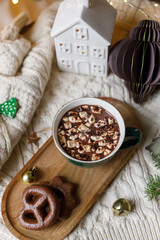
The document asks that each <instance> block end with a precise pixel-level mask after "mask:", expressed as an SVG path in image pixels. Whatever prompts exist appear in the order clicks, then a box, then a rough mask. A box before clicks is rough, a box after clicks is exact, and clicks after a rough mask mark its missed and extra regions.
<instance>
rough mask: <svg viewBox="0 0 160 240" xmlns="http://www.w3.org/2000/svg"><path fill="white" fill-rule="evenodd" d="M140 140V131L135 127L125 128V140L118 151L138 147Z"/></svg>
mask: <svg viewBox="0 0 160 240" xmlns="http://www.w3.org/2000/svg"><path fill="white" fill-rule="evenodd" d="M141 140H142V132H141V130H140V129H138V128H135V127H127V128H126V134H125V140H124V142H123V143H122V146H121V147H120V149H126V148H131V147H134V146H136V145H138V144H139V143H140V142H141Z"/></svg>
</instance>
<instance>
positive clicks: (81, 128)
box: [78, 123, 91, 132]
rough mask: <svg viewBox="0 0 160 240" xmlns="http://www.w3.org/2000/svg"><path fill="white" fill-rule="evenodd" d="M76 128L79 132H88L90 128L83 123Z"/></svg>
mask: <svg viewBox="0 0 160 240" xmlns="http://www.w3.org/2000/svg"><path fill="white" fill-rule="evenodd" d="M78 130H79V131H80V132H81V131H82V132H89V131H91V129H89V128H88V127H86V126H85V125H84V124H83V123H82V124H81V125H80V126H79V127H78Z"/></svg>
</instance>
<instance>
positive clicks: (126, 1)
mask: <svg viewBox="0 0 160 240" xmlns="http://www.w3.org/2000/svg"><path fill="white" fill-rule="evenodd" d="M119 1H121V2H124V3H127V4H128V5H130V6H131V7H135V8H137V10H138V11H140V12H142V13H143V14H144V15H145V16H146V17H148V18H149V19H150V16H149V15H148V14H147V13H146V12H145V11H144V10H143V9H141V8H139V7H137V6H136V5H134V4H133V3H131V2H129V1H128V0H119ZM108 2H109V4H110V5H113V4H114V1H112V0H108ZM153 6H154V7H159V4H158V3H154V4H153Z"/></svg>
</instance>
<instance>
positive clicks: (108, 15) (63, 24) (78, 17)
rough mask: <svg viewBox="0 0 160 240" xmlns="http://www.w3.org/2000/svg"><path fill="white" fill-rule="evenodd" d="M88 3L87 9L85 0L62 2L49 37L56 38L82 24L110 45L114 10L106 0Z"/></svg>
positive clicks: (66, 0)
mask: <svg viewBox="0 0 160 240" xmlns="http://www.w3.org/2000/svg"><path fill="white" fill-rule="evenodd" d="M88 1H89V0H88ZM89 3H90V4H89V7H87V0H64V1H63V2H62V3H61V4H60V7H59V9H58V12H57V16H56V19H55V22H54V25H53V28H52V31H51V36H52V37H56V36H58V35H59V34H61V33H62V32H64V31H66V30H68V29H69V28H71V27H73V26H74V25H76V24H78V23H79V22H84V23H86V24H87V25H88V26H90V27H91V28H92V29H93V30H94V31H95V32H97V34H99V35H100V36H101V37H102V39H104V40H105V42H107V44H111V41H112V34H113V30H114V25H115V18H116V10H115V9H114V8H113V7H112V6H111V5H110V4H109V3H108V2H107V1H106V0H90V1H89Z"/></svg>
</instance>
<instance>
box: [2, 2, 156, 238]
mask: <svg viewBox="0 0 160 240" xmlns="http://www.w3.org/2000/svg"><path fill="white" fill-rule="evenodd" d="M144 1H145V0H144ZM117 2H118V1H117ZM149 6H150V5H149V4H148V9H149ZM119 8H120V6H119ZM129 9H130V8H128V9H127V7H125V11H129ZM53 11H55V5H53V6H51V8H50V9H49V10H47V12H46V13H45V14H48V13H50V14H49V15H48V19H47V20H46V23H45V27H41V28H40V32H39V30H38V28H36V30H35V31H34V32H32V36H31V35H30V36H31V37H30V41H31V42H33V39H36V36H37V34H42V36H43V33H41V31H42V30H43V31H48V30H49V28H50V27H51V22H52V21H53V18H54V14H53ZM122 11H123V9H122ZM50 15H51V16H50ZM49 16H50V17H49ZM43 18H44V15H42V18H41V20H42V19H43ZM43 21H44V19H43ZM132 22H133V20H132ZM37 24H38V23H37ZM123 31H124V30H123ZM123 31H122V29H120V32H121V33H122V32H123ZM120 32H118V29H117V34H119V33H120ZM123 33H124V32H123ZM121 36H122V35H121ZM123 37H125V36H123ZM36 41H37V43H38V45H34V47H33V48H32V51H31V52H30V53H29V55H28V57H26V59H25V61H24V65H23V68H22V72H21V76H17V77H10V78H8V77H6V78H4V77H3V78H2V77H1V78H0V81H1V82H2V84H3V90H1V88H0V102H2V101H4V100H6V98H10V97H12V96H15V97H17V98H18V100H19V105H20V106H21V109H19V111H18V113H17V116H16V118H15V119H13V120H10V119H7V126H6V122H5V123H1V124H0V136H1V141H0V144H1V149H4V148H5V151H4V152H3V153H2V150H1V151H0V157H1V159H2V157H3V159H7V158H8V156H9V154H10V152H11V150H12V148H13V147H14V146H15V144H16V142H17V141H18V140H19V138H20V135H21V134H22V132H24V131H25V129H26V127H27V125H28V123H29V121H30V120H31V118H32V115H33V112H34V111H35V109H36V107H37V106H38V104H39V100H40V98H41V96H42V94H43V90H44V87H45V85H46V82H47V78H48V76H49V72H50V62H51V61H50V60H51V58H52V54H53V50H51V49H52V47H53V43H52V41H51V40H49V38H48V36H47V35H45V36H44V38H43V37H42V38H39V37H38V36H37V39H36ZM46 46H48V48H47V47H46ZM46 56H47V58H46ZM35 58H36V59H37V61H38V60H40V61H39V62H38V63H37V62H36V61H35V62H34V59H35ZM42 58H43V61H41V59H42ZM33 62H34V65H33ZM46 62H47V64H46ZM35 69H38V70H37V71H36V74H33V73H35ZM40 69H43V71H40ZM17 86H18V87H17ZM87 96H89V97H97V96H98V97H99V96H107V97H115V98H117V99H119V100H121V101H124V102H126V103H128V104H130V105H131V106H133V107H134V108H135V109H136V111H137V113H138V115H139V118H140V120H141V122H142V123H143V128H144V135H143V142H142V144H141V146H140V147H139V148H138V149H137V151H136V153H135V154H134V155H133V157H132V158H131V159H130V160H129V162H128V163H127V164H126V166H125V167H124V168H123V170H122V171H121V172H120V173H119V174H118V176H117V177H116V178H115V179H114V181H113V182H112V184H110V186H109V187H108V188H107V189H106V191H105V192H104V193H103V194H102V196H101V197H100V198H99V199H98V201H97V202H96V203H95V204H94V206H93V207H92V208H91V209H90V210H89V212H88V213H87V214H86V215H85V216H84V218H83V219H82V220H81V222H80V223H79V224H78V226H77V227H76V228H75V229H74V231H73V232H72V233H71V234H69V236H68V237H66V238H65V240H160V227H159V226H160V211H159V207H160V205H159V204H158V203H157V202H155V201H152V202H149V201H148V199H147V198H146V197H145V194H144V187H145V186H146V182H147V180H148V177H149V174H150V173H151V174H159V172H158V171H157V170H156V169H155V168H154V165H153V161H152V159H151V156H150V154H149V152H148V151H146V150H145V146H147V145H148V144H149V143H150V142H151V140H152V139H153V138H155V137H158V136H159V135H160V122H159V118H160V105H159V101H160V90H157V91H156V92H155V93H154V94H152V95H151V96H149V97H148V98H147V99H146V101H145V102H144V103H143V104H141V105H138V104H135V103H134V102H133V100H132V99H131V97H130V95H129V92H128V90H127V89H126V88H125V86H124V83H123V81H122V80H120V79H119V78H118V77H116V76H115V75H114V74H111V73H110V74H109V76H108V77H107V78H98V77H90V76H79V75H75V74H70V73H62V72H61V73H60V72H59V71H58V69H57V64H56V60H55V58H54V61H53V65H52V71H51V77H50V80H49V82H48V85H47V87H46V90H45V93H44V96H43V100H42V101H41V102H40V105H39V107H38V109H37V111H36V113H35V115H34V117H33V120H32V122H31V123H30V125H29V127H28V128H27V133H26V134H24V135H23V136H22V138H21V140H20V141H19V143H18V144H17V146H16V147H15V149H14V151H13V153H12V155H11V156H10V158H9V160H8V161H7V162H6V163H5V165H4V166H3V168H2V170H1V171H0V198H1V197H2V194H3V192H4V190H5V188H6V186H7V184H8V183H9V181H10V180H11V179H12V178H13V177H14V175H15V174H16V173H17V172H18V171H19V170H20V169H21V168H22V167H23V166H24V164H26V163H27V161H28V160H29V159H30V158H31V157H32V156H33V154H35V153H36V152H37V151H38V149H39V148H40V146H42V145H43V144H44V143H45V142H46V140H47V139H48V138H49V136H50V135H51V130H50V128H51V126H52V121H53V118H54V115H55V114H56V112H57V110H58V109H59V108H60V107H61V106H62V105H63V104H64V103H66V102H67V101H70V100H72V99H75V98H79V97H87ZM13 129H14V131H13ZM33 131H35V132H37V135H38V136H39V137H40V138H41V139H40V141H39V142H38V143H37V144H29V145H28V140H27V137H26V135H27V134H31V133H33ZM11 133H12V134H11ZM13 133H14V134H13ZM4 155H5V158H4ZM1 164H2V163H1ZM88 194H89V193H88ZM118 198H126V199H128V200H129V201H130V203H131V205H132V212H131V213H129V214H128V215H125V216H123V217H115V216H113V214H112V204H113V202H114V201H115V200H117V199H118ZM0 239H2V240H15V239H16V238H15V237H14V236H13V235H11V233H9V231H8V230H7V228H6V227H5V224H4V223H3V220H2V216H0ZM40 240H41V239H40Z"/></svg>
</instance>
